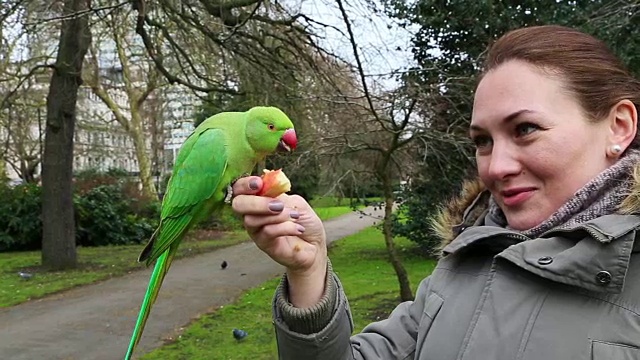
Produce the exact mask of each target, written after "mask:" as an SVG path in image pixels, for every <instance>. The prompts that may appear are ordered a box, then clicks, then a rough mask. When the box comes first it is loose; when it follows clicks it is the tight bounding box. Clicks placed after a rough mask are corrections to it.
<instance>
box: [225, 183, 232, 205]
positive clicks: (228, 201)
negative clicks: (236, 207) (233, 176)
mask: <svg viewBox="0 0 640 360" xmlns="http://www.w3.org/2000/svg"><path fill="white" fill-rule="evenodd" d="M231 198H233V183H231V184H230V185H228V186H227V194H226V195H225V197H224V203H225V204H231Z"/></svg>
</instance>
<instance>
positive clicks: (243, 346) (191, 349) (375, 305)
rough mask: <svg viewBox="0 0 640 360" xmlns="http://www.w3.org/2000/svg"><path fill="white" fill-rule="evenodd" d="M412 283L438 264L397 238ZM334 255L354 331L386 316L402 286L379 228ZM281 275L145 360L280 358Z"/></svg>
mask: <svg viewBox="0 0 640 360" xmlns="http://www.w3.org/2000/svg"><path fill="white" fill-rule="evenodd" d="M397 246H398V249H399V251H400V252H401V254H402V256H403V259H404V265H405V266H406V268H407V271H408V272H409V275H410V279H411V286H412V288H413V289H414V292H415V289H416V288H417V286H418V284H419V282H420V280H422V279H423V278H424V277H425V276H427V275H428V274H430V273H431V271H432V270H433V267H434V265H435V262H434V261H433V260H426V259H424V258H420V257H418V256H416V255H415V253H416V252H414V250H413V247H412V243H410V242H409V241H408V240H406V239H398V240H397ZM330 257H331V261H332V263H333V266H334V269H335V271H336V273H337V274H338V275H339V277H340V280H341V281H342V283H343V285H344V288H345V291H346V293H347V296H348V297H349V302H350V305H351V308H352V310H353V316H354V323H355V331H356V332H359V331H360V330H362V328H363V327H364V326H365V325H366V324H368V323H370V322H372V321H376V320H379V319H382V318H385V317H387V316H388V314H389V313H390V312H391V310H392V309H393V308H394V307H395V306H396V305H397V304H398V301H399V299H398V284H397V280H396V276H395V272H394V271H393V269H392V267H391V265H390V264H389V263H388V262H387V261H386V251H385V248H384V242H383V240H382V235H381V234H380V232H379V231H378V230H376V229H375V228H368V229H365V230H363V231H362V232H360V233H358V234H355V235H352V236H349V237H347V238H345V239H342V240H340V241H337V242H335V243H334V244H333V245H332V247H331V250H330ZM278 281H279V279H273V280H270V281H268V282H266V283H264V284H262V285H261V286H259V287H256V288H254V289H251V290H249V291H247V292H246V293H245V294H244V295H243V296H241V297H240V298H239V299H238V300H237V301H236V302H235V303H233V304H231V305H227V306H224V307H221V308H220V309H218V310H217V311H215V312H213V313H211V314H208V315H205V316H203V317H202V318H201V319H199V320H197V321H195V322H194V323H193V324H191V325H190V326H188V327H187V328H186V330H185V331H184V332H183V333H182V334H181V335H180V336H179V337H178V338H177V340H175V341H173V342H170V343H167V344H166V345H164V346H163V347H161V348H159V349H156V350H154V351H152V352H151V353H148V354H146V355H145V356H143V357H142V358H141V359H144V360H152V359H220V360H222V359H234V360H236V359H238V360H239V359H251V360H259V359H264V360H266V359H277V350H276V342H275V335H274V330H273V325H272V323H271V300H272V297H273V292H274V290H275V287H276V286H277V284H278ZM234 328H239V329H243V330H245V331H247V332H248V334H249V335H248V337H247V338H245V339H244V340H243V341H240V342H238V341H236V340H235V339H234V338H233V336H232V330H233V329H234Z"/></svg>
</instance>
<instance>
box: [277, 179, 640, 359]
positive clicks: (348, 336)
mask: <svg viewBox="0 0 640 360" xmlns="http://www.w3.org/2000/svg"><path fill="white" fill-rule="evenodd" d="M635 187H636V188H637V189H636V190H637V191H635V193H633V194H631V195H629V198H627V200H625V203H624V204H623V207H622V208H621V211H620V213H619V214H611V215H606V216H602V217H600V218H597V219H594V220H592V221H589V222H586V223H583V224H580V225H576V226H573V227H570V228H564V229H556V230H551V231H549V232H547V233H545V234H543V235H541V236H540V237H538V238H535V239H530V238H526V237H524V236H523V235H521V234H519V233H517V232H514V231H510V230H507V229H504V228H501V227H498V226H496V225H495V224H492V223H491V221H490V220H489V218H488V217H487V216H486V213H487V210H486V209H487V204H488V198H489V196H488V192H487V191H486V190H484V189H483V188H482V186H481V185H480V184H479V183H478V182H470V183H467V184H466V186H465V188H464V190H463V192H462V195H461V197H460V198H458V199H456V200H454V201H452V202H451V203H450V204H449V208H448V209H447V210H446V211H444V212H443V213H442V214H441V215H440V216H439V218H438V221H437V226H436V228H437V229H438V231H439V233H440V234H441V236H442V237H443V246H442V257H441V258H440V259H439V261H438V263H437V266H436V268H435V269H434V271H433V272H432V273H431V275H430V276H429V277H427V278H426V279H424V280H423V281H422V282H421V283H420V285H419V288H418V291H417V294H416V297H415V300H414V301H411V302H404V303H401V304H400V305H398V306H397V307H396V308H395V309H394V311H393V312H392V313H391V315H390V316H389V318H388V319H385V320H383V321H379V322H375V323H372V324H370V325H368V326H367V327H366V328H365V329H364V330H363V331H362V332H361V333H359V334H356V335H353V336H352V331H353V326H352V321H351V314H350V310H349V303H348V300H347V298H346V296H345V294H344V292H343V290H342V288H341V286H340V281H339V279H338V278H337V277H336V276H335V274H333V273H330V274H329V276H331V277H333V280H334V281H335V283H336V286H337V288H338V291H337V299H336V306H335V307H334V309H333V316H332V317H331V320H330V322H329V323H328V325H327V326H326V327H325V328H324V329H322V330H321V331H319V332H317V333H314V334H308V335H305V334H299V333H296V332H293V331H290V330H289V328H288V326H287V324H286V323H285V322H284V321H283V319H282V317H281V316H280V313H279V310H278V307H277V306H276V305H275V302H274V325H275V329H276V336H277V342H278V350H279V354H280V358H281V359H291V360H294V359H295V360H313V359H322V360H343V359H344V360H347V359H349V360H350V359H368V360H372V359H385V360H396V359H398V360H400V359H407V360H408V359H415V360H605V359H606V360H618V359H619V360H632V359H636V360H640V240H638V241H637V240H636V239H637V238H638V237H640V234H639V233H638V231H639V229H640V216H639V215H635V214H636V213H639V212H640V201H639V200H638V199H640V196H638V194H639V193H640V184H636V186H635Z"/></svg>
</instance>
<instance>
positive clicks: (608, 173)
mask: <svg viewBox="0 0 640 360" xmlns="http://www.w3.org/2000/svg"><path fill="white" fill-rule="evenodd" d="M638 162H640V151H637V150H628V151H627V152H626V153H625V154H624V156H623V157H621V158H620V159H619V160H618V161H617V162H616V163H615V164H613V165H612V166H610V167H609V168H607V169H606V170H604V171H603V172H601V173H600V174H599V175H598V176H596V177H595V178H593V179H592V180H591V181H590V182H588V183H587V184H586V185H584V186H583V187H582V188H581V189H580V190H578V191H577V192H576V193H575V194H574V195H573V197H571V198H570V199H569V200H568V201H567V202H566V203H565V204H564V205H562V206H561V207H560V209H558V210H557V211H556V212H555V213H553V214H552V215H551V216H550V217H549V218H547V220H545V221H543V222H542V223H540V224H539V225H537V226H535V227H533V228H531V229H528V230H524V231H520V232H521V233H522V234H523V235H526V236H528V237H530V238H536V237H538V236H540V235H541V234H542V233H544V232H546V231H548V230H551V229H553V228H556V227H567V226H571V225H575V224H579V223H583V222H586V221H589V220H592V219H595V218H597V217H600V216H602V215H606V214H611V213H614V212H615V211H616V210H617V208H618V206H620V204H621V203H622V201H623V200H624V199H625V198H626V197H627V195H628V194H629V191H630V188H631V185H632V184H631V183H632V182H631V181H630V179H631V174H632V172H633V168H634V166H635V165H636V164H638ZM489 216H490V217H491V220H493V221H494V222H496V223H497V224H499V225H500V226H503V227H506V228H508V225H507V220H506V218H505V216H504V213H503V212H502V210H501V209H500V207H498V204H497V203H496V202H495V200H494V199H493V197H491V199H490V200H489Z"/></svg>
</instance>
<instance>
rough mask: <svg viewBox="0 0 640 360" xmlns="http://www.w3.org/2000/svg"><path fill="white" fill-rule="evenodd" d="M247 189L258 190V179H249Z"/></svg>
mask: <svg viewBox="0 0 640 360" xmlns="http://www.w3.org/2000/svg"><path fill="white" fill-rule="evenodd" d="M249 189H251V190H258V180H256V179H251V180H249Z"/></svg>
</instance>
